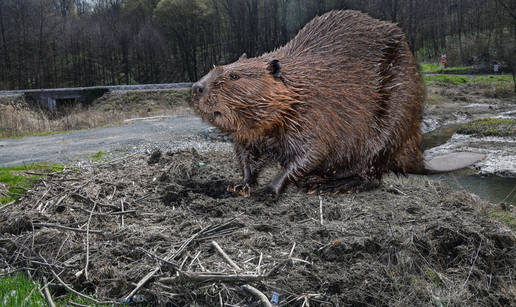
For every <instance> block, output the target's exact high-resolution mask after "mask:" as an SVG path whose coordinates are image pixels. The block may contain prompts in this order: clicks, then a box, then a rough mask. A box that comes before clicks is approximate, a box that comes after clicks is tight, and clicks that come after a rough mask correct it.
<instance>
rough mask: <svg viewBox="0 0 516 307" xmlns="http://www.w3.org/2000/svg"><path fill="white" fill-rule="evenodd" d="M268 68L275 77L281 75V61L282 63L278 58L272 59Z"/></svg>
mask: <svg viewBox="0 0 516 307" xmlns="http://www.w3.org/2000/svg"><path fill="white" fill-rule="evenodd" d="M267 70H268V71H269V72H270V73H271V75H273V76H274V77H275V78H279V77H281V63H280V61H278V60H276V59H273V60H270V62H269V65H268V66H267Z"/></svg>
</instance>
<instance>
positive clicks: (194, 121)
mask: <svg viewBox="0 0 516 307" xmlns="http://www.w3.org/2000/svg"><path fill="white" fill-rule="evenodd" d="M208 127H210V125H209V124H207V123H204V122H202V120H201V118H200V117H196V116H169V117H165V118H154V119H152V118H147V119H144V120H135V121H131V122H129V123H128V124H125V125H120V126H115V127H109V128H101V129H93V130H82V131H73V132H67V133H59V134H53V135H47V136H33V137H24V138H19V139H2V140H0V166H15V165H23V164H30V163H35V162H42V161H44V162H60V163H67V162H73V161H76V160H78V159H87V158H89V157H91V156H92V155H94V154H96V153H98V152H99V151H102V152H103V153H107V152H110V153H111V155H114V156H116V155H117V154H123V153H127V152H131V151H133V152H134V151H135V150H137V149H138V148H140V147H141V146H150V145H149V144H151V143H156V142H164V143H167V144H170V146H174V144H176V146H180V145H179V143H184V142H187V141H188V139H189V138H190V139H191V138H192V137H196V136H199V138H200V136H201V134H203V132H204V130H205V129H206V128H208Z"/></svg>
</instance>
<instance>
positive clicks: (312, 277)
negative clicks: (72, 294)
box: [0, 150, 516, 306]
mask: <svg viewBox="0 0 516 307" xmlns="http://www.w3.org/2000/svg"><path fill="white" fill-rule="evenodd" d="M49 171H50V172H51V173H50V174H48V175H46V176H43V177H41V178H40V179H39V180H38V184H37V185H36V187H35V188H34V189H33V190H31V191H28V192H27V194H26V196H25V197H24V198H23V199H22V200H21V201H20V202H19V203H17V204H11V205H9V206H5V207H2V208H0V220H2V221H3V222H2V223H0V233H1V234H2V235H1V236H0V257H1V260H2V268H3V269H4V270H7V269H14V268H27V269H31V270H32V269H37V271H36V272H35V273H33V275H34V276H35V277H36V278H38V277H39V278H42V276H46V277H47V279H48V280H50V281H51V284H53V285H54V284H61V285H62V284H63V283H64V284H66V285H67V286H69V287H71V288H73V289H75V290H76V291H80V292H81V293H85V294H90V295H91V294H95V296H96V300H98V301H107V302H121V301H124V300H125V299H126V297H127V296H129V294H131V292H133V290H134V289H135V288H136V285H137V284H138V283H140V282H141V281H142V280H143V279H144V277H145V276H146V275H147V274H148V273H149V272H153V271H154V272H155V274H154V275H152V277H151V278H150V279H149V280H148V281H147V282H146V283H144V285H143V287H141V288H140V289H139V290H137V291H136V292H134V294H135V296H132V297H131V298H130V302H129V305H133V306H136V305H142V306H146V305H151V306H263V305H261V303H260V302H259V300H258V298H257V297H256V296H254V295H253V294H250V293H249V292H248V291H247V290H245V289H247V288H246V287H245V285H251V286H253V287H254V288H256V289H257V290H259V291H260V292H262V293H263V294H264V295H265V296H266V297H267V298H269V299H270V298H271V297H272V295H273V293H277V294H279V306H511V305H513V304H514V302H515V300H516V284H515V282H514V275H515V270H516V261H515V260H516V236H515V234H514V232H513V230H511V229H510V228H509V227H507V226H506V225H505V224H503V223H501V222H498V221H497V220H492V219H490V218H487V217H486V216H487V214H488V213H492V212H500V214H504V215H506V216H512V217H514V209H511V208H508V207H500V206H498V205H494V204H489V203H487V202H485V201H482V200H481V199H479V198H478V197H477V196H475V195H472V194H469V193H468V192H466V191H460V192H457V191H453V190H451V189H449V188H447V187H446V186H441V185H440V184H439V183H438V182H435V181H427V180H426V179H425V177H419V176H410V177H399V178H397V177H395V176H384V179H383V182H382V185H381V187H380V188H379V189H376V190H373V191H369V192H363V193H358V194H337V195H328V196H321V197H319V196H314V195H307V194H304V193H302V192H301V191H299V190H297V189H296V188H295V187H290V188H289V189H287V191H286V192H285V194H283V195H282V197H281V198H280V200H279V201H277V202H276V203H261V202H257V201H254V200H253V199H249V198H243V197H236V196H233V195H228V194H227V193H226V192H225V189H226V186H227V185H228V184H230V183H232V182H235V181H238V180H240V179H241V174H240V168H239V166H238V163H237V160H236V158H235V157H234V156H233V154H229V153H227V152H226V153H224V152H206V153H198V152H196V151H194V150H187V151H179V152H176V153H170V154H169V153H165V152H163V153H162V152H155V153H153V154H151V155H140V154H137V155H133V156H130V157H126V158H124V159H119V160H116V161H112V162H107V163H99V164H87V163H79V164H77V165H75V167H73V168H71V169H68V168H67V169H64V170H55V169H54V170H49ZM277 171H278V169H277V166H276V165H269V166H268V167H267V168H266V169H265V171H264V172H263V174H262V177H261V178H260V182H261V183H262V185H263V184H265V183H266V182H268V181H269V180H271V178H273V176H274V175H275V173H276V172H277ZM122 207H123V209H122ZM511 210H512V211H511ZM122 211H123V212H122ZM58 226H62V227H68V228H67V229H65V228H62V227H61V228H58ZM70 228H71V230H70ZM78 229H81V230H82V231H83V232H79V230H78ZM94 231H96V232H101V234H100V233H94ZM213 241H215V242H216V243H217V244H218V245H219V246H220V248H221V249H222V250H224V251H225V253H227V255H228V257H229V258H230V259H231V260H232V261H233V262H234V263H235V264H236V266H237V267H238V268H236V267H235V265H230V264H228V263H227V261H226V260H224V259H223V258H222V257H221V256H220V255H219V253H218V252H217V251H216V249H215V248H214V245H213V243H212V242H213ZM164 260H166V261H164ZM54 274H55V275H54ZM208 274H212V275H211V276H212V277H210V278H208V279H205V280H204V281H198V280H199V279H202V278H201V277H199V276H200V275H208ZM214 274H218V275H217V276H224V278H230V277H228V276H230V275H231V276H236V277H235V278H234V279H233V280H230V281H224V282H221V281H217V280H218V279H222V277H213V275H214ZM242 275H246V276H255V277H256V276H258V277H257V278H256V279H254V280H253V279H252V278H251V277H246V276H242ZM55 276H59V278H60V279H61V281H62V282H59V280H58V279H57V278H56V277H55ZM196 278H197V279H196ZM194 280H197V281H194ZM68 291H69V290H66V288H64V287H63V286H60V287H59V286H57V285H54V286H53V287H52V292H53V294H54V296H55V297H60V296H64V295H66V293H67V292H68ZM135 301H137V302H135Z"/></svg>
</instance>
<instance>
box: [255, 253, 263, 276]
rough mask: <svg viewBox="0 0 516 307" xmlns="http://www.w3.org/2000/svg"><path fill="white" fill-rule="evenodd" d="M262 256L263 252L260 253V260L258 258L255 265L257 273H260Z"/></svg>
mask: <svg viewBox="0 0 516 307" xmlns="http://www.w3.org/2000/svg"><path fill="white" fill-rule="evenodd" d="M262 258H263V253H260V260H258V266H257V267H256V271H257V272H258V274H260V265H261V264H262Z"/></svg>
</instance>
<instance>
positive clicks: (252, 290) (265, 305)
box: [242, 285, 272, 307]
mask: <svg viewBox="0 0 516 307" xmlns="http://www.w3.org/2000/svg"><path fill="white" fill-rule="evenodd" d="M242 288H243V289H244V290H246V291H247V292H249V293H251V294H252V295H254V296H256V297H257V298H258V299H259V300H260V302H262V306H263V307H272V305H271V303H269V300H268V299H267V297H266V296H265V294H263V293H262V292H260V291H259V290H258V289H256V288H254V287H252V286H250V285H243V286H242Z"/></svg>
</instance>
